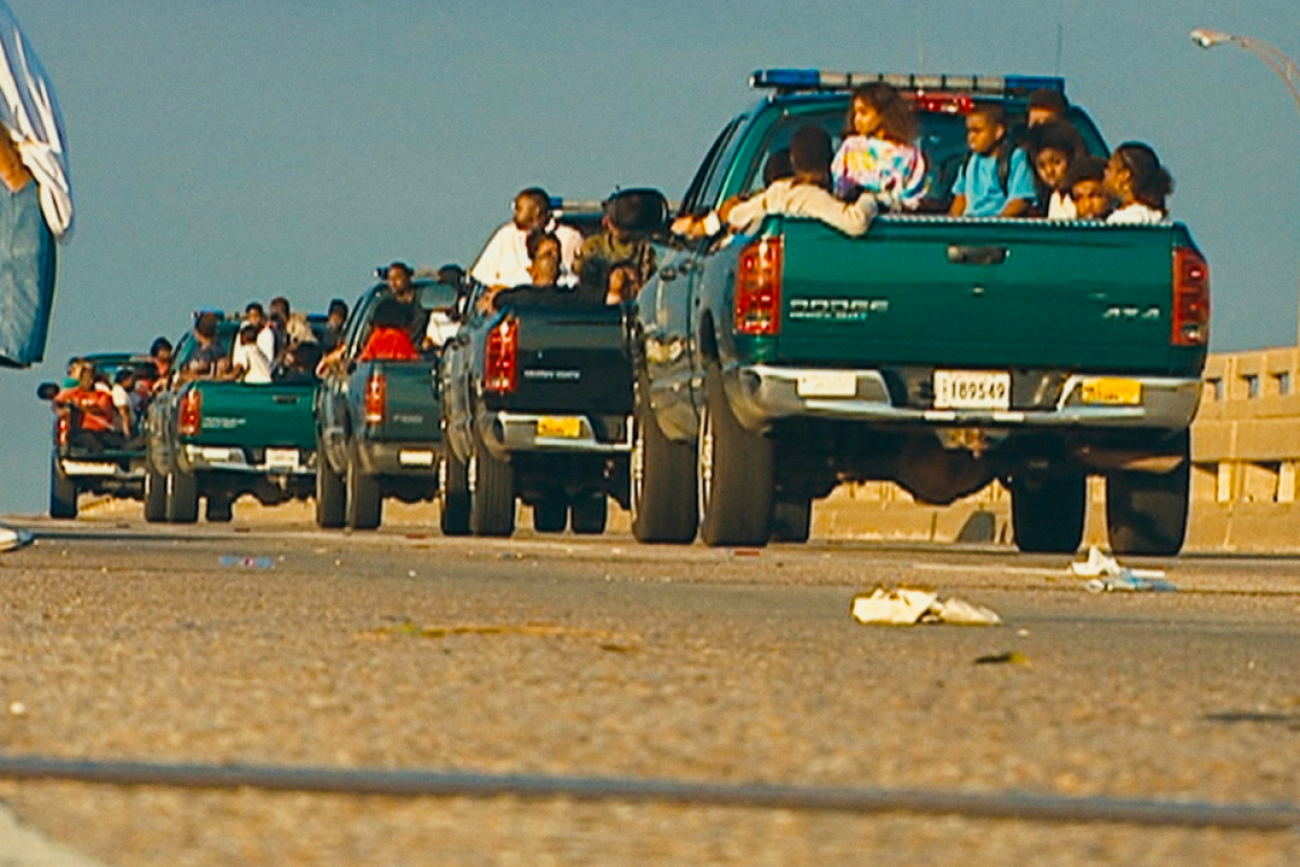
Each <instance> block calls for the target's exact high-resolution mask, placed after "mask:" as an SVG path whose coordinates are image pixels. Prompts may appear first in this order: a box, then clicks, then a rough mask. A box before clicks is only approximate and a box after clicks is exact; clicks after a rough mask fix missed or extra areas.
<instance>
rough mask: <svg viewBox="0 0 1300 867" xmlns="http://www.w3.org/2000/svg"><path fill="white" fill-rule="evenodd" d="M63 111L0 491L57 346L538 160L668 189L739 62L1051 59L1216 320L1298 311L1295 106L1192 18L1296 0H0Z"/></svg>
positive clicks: (432, 212)
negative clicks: (38, 325) (50, 291)
mask: <svg viewBox="0 0 1300 867" xmlns="http://www.w3.org/2000/svg"><path fill="white" fill-rule="evenodd" d="M9 2H10V6H11V7H12V8H13V10H14V13H15V14H16V15H17V16H18V18H19V20H20V21H21V22H22V23H23V25H24V27H25V29H26V30H27V33H28V36H29V37H30V38H31V40H32V42H33V43H34V45H35V46H36V50H37V51H38V53H39V54H40V55H41V58H42V59H43V61H44V62H45V65H46V67H47V68H48V69H49V71H50V74H51V75H52V76H53V78H54V80H55V83H56V86H57V88H58V94H59V98H60V101H61V103H62V107H63V112H64V116H65V119H66V121H67V128H68V136H69V139H70V151H71V159H72V173H73V182H74V185H75V192H76V195H77V205H78V208H79V210H78V216H77V219H78V225H77V231H76V233H75V235H74V237H73V238H72V240H71V242H70V244H68V245H67V246H66V247H65V248H64V249H63V251H62V253H63V258H62V267H61V272H60V279H59V288H58V303H57V309H56V312H55V317H54V326H53V333H52V335H51V342H50V351H49V353H48V355H47V359H48V360H47V362H46V363H45V364H44V365H43V366H42V367H40V368H38V369H36V370H34V371H32V372H28V373H12V372H8V371H0V466H3V475H2V476H0V479H2V480H0V512H39V511H41V510H42V509H43V508H44V503H45V496H46V493H45V492H46V485H47V479H48V454H49V424H50V411H49V408H48V406H47V405H45V404H43V403H40V402H39V401H37V400H36V398H35V396H34V392H35V388H36V385H37V384H38V383H39V382H40V381H42V380H45V379H53V378H55V377H57V376H58V375H59V373H60V371H61V369H62V366H63V363H64V361H65V360H66V359H67V358H68V357H69V356H70V355H73V354H77V353H83V352H93V351H100V350H119V349H131V348H141V349H143V348H144V347H146V346H147V345H148V343H149V341H150V340H151V339H152V338H153V337H155V336H157V335H159V334H167V335H170V336H171V337H173V338H175V337H176V336H177V335H179V334H180V333H181V332H182V331H183V330H184V328H185V327H186V324H187V320H188V315H189V313H190V312H191V311H192V310H194V309H195V308H196V307H199V306H204V305H229V306H234V305H239V304H242V303H243V302H245V301H246V300H248V299H250V298H260V299H263V300H265V299H266V298H268V297H270V296H271V295H277V294H285V295H288V296H289V297H290V298H291V299H292V300H293V301H294V302H295V304H296V305H298V306H300V307H303V308H312V309H317V310H319V309H322V308H323V306H324V304H325V303H326V302H327V301H328V300H329V299H330V298H331V297H335V296H339V297H344V298H347V299H348V300H349V301H351V300H352V299H353V298H354V297H355V296H356V295H357V294H358V293H359V292H360V291H361V290H362V289H363V288H364V287H365V286H366V285H367V282H368V275H369V273H370V271H371V269H372V268H373V267H374V266H375V265H378V264H380V263H382V262H386V261H389V260H391V259H393V258H397V257H400V258H404V259H407V260H409V261H411V262H413V263H418V264H422V265H437V264H440V263H443V262H450V261H459V262H467V261H469V260H470V259H472V258H473V257H474V255H475V254H476V253H477V252H478V249H479V248H480V247H481V245H482V244H483V242H484V240H485V239H486V237H487V236H488V234H489V233H490V232H491V231H492V229H493V228H494V227H495V226H496V225H497V224H498V223H499V222H501V221H502V220H504V219H505V218H506V217H507V208H508V203H509V200H510V197H511V195H512V194H513V193H514V192H515V191H516V190H518V189H520V188H521V187H524V186H528V185H532V184H541V185H543V186H545V187H547V188H548V189H549V190H551V191H552V192H553V193H556V194H563V195H569V196H578V197H600V196H603V195H605V194H606V193H608V192H609V191H610V190H611V189H612V188H613V187H614V186H616V185H623V186H629V185H641V184H648V185H653V186H658V187H661V188H663V189H664V190H665V191H666V192H667V193H668V194H669V195H670V196H671V197H674V198H675V197H678V196H680V195H681V193H682V191H683V190H684V188H685V185H686V183H687V181H688V180H689V178H690V176H691V173H692V172H693V171H694V169H695V166H696V164H697V162H698V161H699V159H700V158H701V157H702V155H703V151H704V149H705V147H706V146H707V145H708V143H709V141H710V140H711V138H712V136H713V135H714V134H715V133H716V132H717V130H718V129H719V128H720V127H721V126H722V124H723V123H724V122H725V121H726V120H727V119H729V118H730V116H731V115H732V114H734V113H735V112H736V111H737V110H739V109H740V108H741V107H742V106H743V105H745V104H746V103H747V102H748V101H749V100H750V99H751V95H750V93H749V92H748V90H747V88H746V86H745V77H746V75H747V73H749V72H750V71H751V70H753V69H755V68H758V67H763V66H812V67H822V68H840V69H869V70H882V71H898V72H907V71H913V70H917V69H922V70H924V71H927V72H956V73H970V72H983V73H1006V72H1027V73H1052V72H1054V71H1056V69H1057V30H1058V25H1059V26H1060V27H1061V32H1062V33H1063V35H1064V45H1063V50H1062V52H1061V54H1060V71H1061V73H1062V74H1063V75H1065V76H1066V78H1067V79H1068V94H1069V95H1070V97H1071V98H1072V99H1073V100H1074V101H1075V102H1077V103H1079V104H1081V105H1082V106H1084V107H1085V108H1086V109H1088V111H1089V112H1090V113H1091V114H1092V116H1093V118H1094V119H1095V120H1096V121H1097V123H1098V125H1099V126H1100V127H1101V129H1102V131H1103V133H1104V134H1105V135H1106V136H1107V138H1108V139H1109V140H1110V141H1111V142H1113V143H1117V142H1119V141H1122V140H1126V139H1132V138H1136V139H1142V140H1145V141H1148V142H1150V143H1151V144H1152V145H1153V146H1154V147H1155V148H1156V150H1157V151H1158V152H1159V153H1160V154H1161V156H1162V158H1163V159H1164V160H1165V162H1166V163H1167V164H1168V166H1169V167H1170V169H1171V171H1172V172H1173V174H1174V177H1175V179H1176V181H1177V191H1176V193H1175V195H1174V197H1173V199H1172V209H1173V214H1174V216H1175V217H1176V218H1177V219H1180V220H1183V221H1185V222H1187V223H1188V224H1189V225H1190V226H1191V228H1192V231H1193V233H1194V235H1195V237H1196V239H1197V242H1198V243H1199V244H1200V245H1201V247H1202V248H1203V249H1204V250H1205V252H1206V253H1207V255H1208V256H1209V259H1210V262H1211V266H1212V270H1213V280H1214V293H1215V297H1214V305H1215V307H1214V325H1213V328H1214V347H1215V348H1217V349H1237V348H1247V347H1258V346H1269V345H1281V344H1289V343H1292V342H1293V341H1294V340H1295V335H1296V319H1297V296H1298V295H1300V288H1298V285H1300V213H1298V210H1297V209H1298V207H1300V168H1298V167H1297V159H1296V156H1297V154H1300V117H1298V116H1297V113H1296V110H1295V107H1294V105H1293V104H1292V103H1291V101H1290V99H1289V97H1288V96H1287V94H1286V91H1285V89H1284V88H1283V86H1282V84H1281V83H1280V82H1279V81H1277V80H1276V78H1275V77H1274V75H1273V73H1271V72H1270V71H1269V70H1268V68H1267V67H1265V66H1264V65H1263V64H1262V63H1261V62H1259V61H1258V60H1257V59H1256V58H1254V57H1253V56H1251V55H1249V54H1247V53H1245V52H1243V51H1241V50H1239V49H1236V48H1232V47H1221V48H1217V49H1215V50H1213V51H1210V52H1205V51H1201V50H1198V49H1196V48H1194V47H1193V46H1192V44H1191V42H1190V41H1189V40H1188V38H1187V33H1188V31H1190V30H1191V29H1192V28H1193V27H1196V26H1208V27H1215V28H1218V29H1223V30H1228V31H1231V32H1237V33H1243V34H1247V35H1254V36H1257V37H1260V38H1263V39H1266V40H1269V41H1272V42H1274V43H1276V44H1277V45H1278V46H1279V47H1281V48H1282V49H1283V50H1285V51H1287V52H1288V53H1289V54H1291V55H1293V56H1300V3H1297V2H1296V0H1250V2H1248V3H1243V2H1227V0H1184V2H1175V0H1143V2H1140V3H1135V2H1133V0H962V2H937V0H884V2H871V0H857V2H836V0H801V2H797V3H792V2H789V0H780V2H776V0H749V2H709V0H690V2H686V0H655V2H642V3H637V4H632V3H622V2H611V0H584V2H565V0H557V2H553V3H547V4H537V3H529V2H524V0H504V2H503V0H477V2H473V3H469V2H466V3H459V4H450V3H444V2H438V0H383V2H373V0H9Z"/></svg>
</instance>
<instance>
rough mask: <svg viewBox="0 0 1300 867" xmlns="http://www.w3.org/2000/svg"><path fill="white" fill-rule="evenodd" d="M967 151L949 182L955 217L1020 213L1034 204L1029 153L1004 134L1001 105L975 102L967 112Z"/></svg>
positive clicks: (952, 210) (1015, 214)
mask: <svg viewBox="0 0 1300 867" xmlns="http://www.w3.org/2000/svg"><path fill="white" fill-rule="evenodd" d="M966 144H967V145H969V146H970V155H969V156H968V157H967V158H966V162H965V163H964V164H963V165H962V167H961V170H960V171H959V172H957V179H956V180H955V181H954V182H953V185H952V194H953V200H952V207H951V208H950V209H949V213H950V214H951V215H952V216H954V217H1021V216H1024V215H1025V214H1027V213H1028V212H1029V210H1030V208H1032V207H1033V204H1034V199H1035V198H1036V196H1037V190H1035V189H1034V174H1033V172H1032V171H1031V170H1030V168H1029V157H1027V156H1026V155H1025V152H1024V150H1023V149H1021V148H1018V147H1015V146H1014V145H1013V144H1012V143H1011V142H1010V141H1009V140H1008V138H1007V116H1006V112H1005V111H1004V110H1003V108H1002V106H1001V105H998V104H997V103H992V102H981V103H976V105H975V107H974V108H973V109H971V112H970V114H968V115H967V116H966Z"/></svg>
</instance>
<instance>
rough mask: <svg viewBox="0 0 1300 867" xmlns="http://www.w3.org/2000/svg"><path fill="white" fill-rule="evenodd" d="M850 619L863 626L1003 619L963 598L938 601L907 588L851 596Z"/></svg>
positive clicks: (983, 623) (973, 623) (995, 621)
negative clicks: (851, 617) (851, 616)
mask: <svg viewBox="0 0 1300 867" xmlns="http://www.w3.org/2000/svg"><path fill="white" fill-rule="evenodd" d="M849 612H850V613H851V614H852V615H853V619H854V620H856V621H857V622H858V623H861V624H862V625H863V626H914V625H916V624H918V623H951V624H954V625H957V626H996V625H998V624H1000V623H1002V618H1001V617H999V616H998V614H997V612H996V611H993V610H991V609H989V608H984V607H983V606H980V605H974V604H972V603H970V602H967V601H965V600H964V599H955V598H950V599H940V598H939V594H938V593H934V592H931V591H929V590H913V589H911V588H907V587H896V588H892V589H887V588H885V587H877V588H875V589H874V590H872V591H871V592H870V593H859V594H858V595H857V596H854V597H853V602H852V604H851V605H850V607H849Z"/></svg>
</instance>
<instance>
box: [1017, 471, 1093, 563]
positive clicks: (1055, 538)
mask: <svg viewBox="0 0 1300 867" xmlns="http://www.w3.org/2000/svg"><path fill="white" fill-rule="evenodd" d="M1087 511H1088V477H1087V476H1085V475H1083V474H1081V473H1074V474H1070V475H1064V476H1049V477H1047V478H1026V479H1014V480H1012V483H1011V525H1012V527H1013V528H1014V529H1015V533H1016V547H1017V548H1019V549H1020V550H1021V551H1025V552H1028V553H1034V554H1073V553H1074V552H1076V551H1078V550H1079V544H1080V543H1081V542H1082V541H1083V522H1084V518H1085V517H1086V516H1087Z"/></svg>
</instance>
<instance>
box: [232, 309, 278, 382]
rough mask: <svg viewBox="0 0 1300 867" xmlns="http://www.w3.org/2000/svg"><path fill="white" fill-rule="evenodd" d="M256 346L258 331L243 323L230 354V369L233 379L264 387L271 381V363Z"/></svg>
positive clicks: (251, 324) (252, 326)
mask: <svg viewBox="0 0 1300 867" xmlns="http://www.w3.org/2000/svg"><path fill="white" fill-rule="evenodd" d="M257 344H258V329H257V326H256V325H254V324H253V323H251V322H245V323H244V324H243V326H241V327H240V329H239V336H238V337H237V338H236V339H235V348H234V350H233V351H232V352H231V356H230V367H231V372H232V373H233V374H234V375H235V378H236V379H238V380H240V381H241V382H247V383H250V384H253V385H265V384H267V383H268V382H270V381H271V362H270V361H269V360H268V359H267V357H266V354H265V353H264V352H262V348H261V347H260V346H258V345H257Z"/></svg>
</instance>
